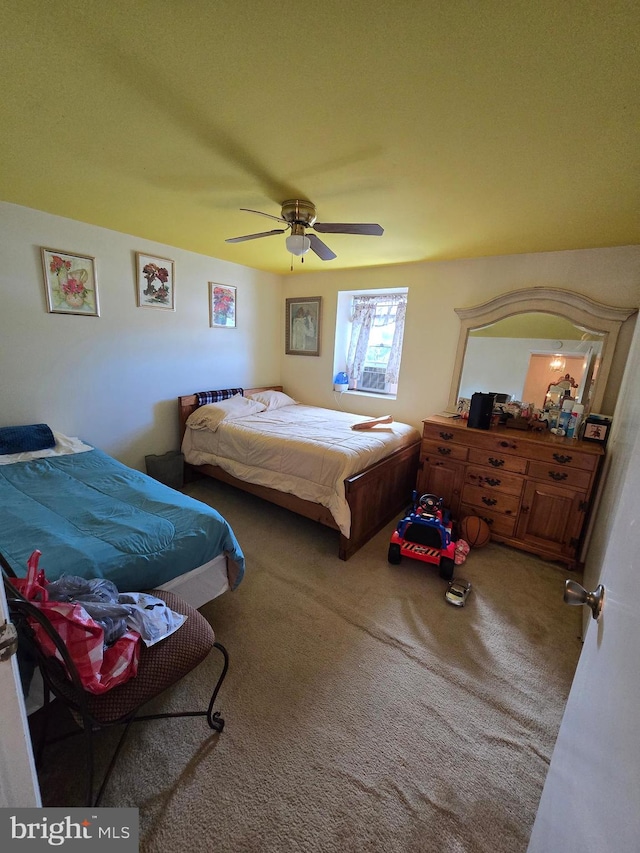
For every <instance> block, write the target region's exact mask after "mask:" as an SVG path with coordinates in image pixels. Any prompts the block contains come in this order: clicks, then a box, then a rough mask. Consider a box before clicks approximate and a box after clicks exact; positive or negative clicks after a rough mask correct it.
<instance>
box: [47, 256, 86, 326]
mask: <svg viewBox="0 0 640 853" xmlns="http://www.w3.org/2000/svg"><path fill="white" fill-rule="evenodd" d="M41 253H42V268H43V271H44V289H45V294H46V297H47V310H48V311H49V313H50V314H84V315H85V316H87V317H99V316H100V306H99V304H98V282H97V279H96V260H95V258H92V257H89V255H76V254H75V253H74V252H62V251H60V250H59V249H45V248H44V247H41Z"/></svg>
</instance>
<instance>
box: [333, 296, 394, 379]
mask: <svg viewBox="0 0 640 853" xmlns="http://www.w3.org/2000/svg"><path fill="white" fill-rule="evenodd" d="M340 297H346V298H347V299H348V302H347V305H348V322H347V329H346V335H345V338H344V343H345V345H346V353H345V356H346V357H343V359H342V362H343V363H346V372H347V376H348V377H349V389H350V390H353V391H365V392H368V393H374V394H387V395H395V394H396V392H397V390H398V374H399V372H400V359H401V356H402V341H403V336H404V321H405V315H406V308H407V291H406V289H405V290H402V291H401V290H393V291H385V292H381V291H374V292H368V293H363V292H359V293H348V294H340ZM340 301H341V300H340V298H339V303H340ZM342 301H343V300H342ZM339 313H340V312H339ZM336 354H337V353H336Z"/></svg>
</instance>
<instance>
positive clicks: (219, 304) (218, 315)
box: [209, 281, 236, 329]
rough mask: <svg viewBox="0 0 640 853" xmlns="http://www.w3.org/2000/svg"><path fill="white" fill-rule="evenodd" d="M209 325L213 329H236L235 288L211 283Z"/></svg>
mask: <svg viewBox="0 0 640 853" xmlns="http://www.w3.org/2000/svg"><path fill="white" fill-rule="evenodd" d="M209 325H210V326H211V328H212V329H235V327H236V288H235V287H231V286H230V285H228V284H216V283H215V281H210V282H209Z"/></svg>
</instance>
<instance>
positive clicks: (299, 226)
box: [225, 198, 384, 261]
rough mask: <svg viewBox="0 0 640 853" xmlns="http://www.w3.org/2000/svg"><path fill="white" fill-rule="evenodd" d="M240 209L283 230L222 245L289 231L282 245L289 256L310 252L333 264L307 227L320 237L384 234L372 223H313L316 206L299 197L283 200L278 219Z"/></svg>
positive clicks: (330, 254)
mask: <svg viewBox="0 0 640 853" xmlns="http://www.w3.org/2000/svg"><path fill="white" fill-rule="evenodd" d="M240 210H244V211H245V212H247V213H257V214H258V215H259V216H266V217H268V218H269V219H275V220H276V222H282V223H284V224H285V225H286V228H274V229H273V230H272V231H260V232H259V233H258V234H245V235H244V237H229V238H228V239H227V240H225V243H243V242H244V241H245V240H255V239H256V238H258V237H270V236H271V235H272V234H284V233H285V232H286V231H289V230H291V233H290V234H288V235H287V238H286V240H285V243H286V246H287V250H288V251H289V252H291V254H292V255H298V256H300V255H304V254H306V253H307V252H308V251H309V249H311V251H312V252H315V253H316V255H317V256H318V257H319V258H320V259H321V260H323V261H332V260H333V259H334V258H335V257H337V255H336V254H335V252H332V251H331V249H330V248H329V247H328V246H327V244H326V243H323V242H322V240H321V239H320V238H319V237H318V236H317V235H316V234H313V233H309V234H307V232H306V229H308V228H312V229H313V230H314V231H319V232H320V233H321V234H372V235H374V236H380V235H381V234H383V233H384V228H382V226H380V225H376V224H374V223H372V222H370V223H366V222H316V206H315V204H312V203H311V202H310V201H306V200H305V199H299V198H294V199H288V200H287V201H283V202H282V213H281V215H280V216H273V215H272V214H271V213H263V212H262V211H261V210H250V209H249V208H248V207H241V208H240Z"/></svg>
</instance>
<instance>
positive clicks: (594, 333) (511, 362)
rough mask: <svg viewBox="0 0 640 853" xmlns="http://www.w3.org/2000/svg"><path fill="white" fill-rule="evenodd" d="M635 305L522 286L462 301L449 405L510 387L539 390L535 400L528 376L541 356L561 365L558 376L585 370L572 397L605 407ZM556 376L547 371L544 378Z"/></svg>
mask: <svg viewBox="0 0 640 853" xmlns="http://www.w3.org/2000/svg"><path fill="white" fill-rule="evenodd" d="M635 313H636V309H627V308H616V307H613V306H609V305H603V304H601V303H598V302H595V301H594V300H591V299H588V298H587V297H584V296H581V295H579V294H577V293H573V292H571V291H566V290H559V289H555V288H545V287H534V288H529V289H526V290H517V291H513V292H512V293H506V294H503V295H502V296H498V297H496V298H495V299H492V300H490V301H489V302H485V303H483V304H481V305H476V306H474V307H471V308H457V309H456V314H457V315H458V317H459V318H460V338H459V341H458V349H457V352H456V361H455V366H454V371H453V378H452V382H451V390H450V394H449V403H448V410H449V411H450V412H454V411H456V410H457V406H458V399H459V398H460V397H469V396H471V393H473V391H483V392H485V393H493V392H496V393H500V394H506V395H510V396H512V397H514V399H520V400H523V401H524V402H534V403H535V404H537V401H536V400H535V399H533V392H531V397H532V399H530V400H526V399H525V394H526V392H527V389H528V388H529V387H532V386H528V385H527V382H526V378H527V376H528V372H527V369H528V366H529V364H531V365H532V369H533V364H534V362H535V359H536V357H539V358H541V359H543V360H544V365H545V366H544V369H548V370H549V371H551V372H552V373H553V372H554V371H555V373H554V375H555V376H559V375H564V374H565V373H569V374H570V375H572V376H573V375H575V374H576V373H577V372H579V374H580V375H581V379H580V382H579V383H576V384H577V385H578V387H577V388H576V389H575V394H574V395H573V396H574V399H575V400H576V401H577V402H582V403H584V404H585V405H588V406H589V408H590V409H591V411H594V412H601V411H602V403H603V398H604V394H605V390H606V387H607V381H608V379H609V374H610V372H611V366H612V362H613V357H614V352H615V349H616V343H617V341H618V335H619V332H620V329H621V327H622V324H623V323H624V322H625V320H627V319H628V318H629V317H631V316H632V315H633V314H635ZM481 338H485V342H486V344H487V346H488V348H487V349H486V352H487V353H490V354H489V355H488V356H487V357H486V358H481V357H479V355H478V353H479V352H480V350H479V349H478V341H479V340H480V339H481ZM470 339H472V344H471V345H470V344H469V342H470ZM476 339H478V340H476ZM489 339H493V341H494V342H495V341H496V339H500V341H501V342H502V347H501V352H500V354H498V350H497V349H495V348H494V349H493V351H492V350H491V348H490V346H489V344H490V340H489ZM506 339H509V340H508V342H507V340H506ZM518 339H521V351H520V352H518V349H517V347H518ZM565 344H566V346H565ZM563 350H564V351H563ZM467 356H468V358H467ZM554 359H556V361H555V362H554V361H553V360H554ZM518 363H519V372H518V369H517V367H516V365H518ZM523 365H524V366H523ZM550 381H551V380H550V379H549V378H546V384H549V382H550ZM494 385H496V386H498V385H503V386H504V385H509V386H511V387H493V386H494ZM476 386H480V387H476ZM545 387H546V386H545ZM471 389H473V390H471ZM543 398H544V388H543V393H542V399H543Z"/></svg>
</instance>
